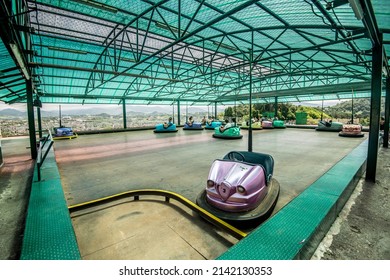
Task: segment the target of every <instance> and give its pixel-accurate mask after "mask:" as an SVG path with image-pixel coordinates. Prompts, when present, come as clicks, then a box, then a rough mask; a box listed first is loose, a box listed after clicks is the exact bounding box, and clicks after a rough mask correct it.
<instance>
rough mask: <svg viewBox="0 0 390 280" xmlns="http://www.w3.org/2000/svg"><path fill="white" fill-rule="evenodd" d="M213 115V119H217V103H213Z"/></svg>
mask: <svg viewBox="0 0 390 280" xmlns="http://www.w3.org/2000/svg"><path fill="white" fill-rule="evenodd" d="M214 113H215V116H214V117H215V119H216V120H217V119H218V113H217V102H214Z"/></svg>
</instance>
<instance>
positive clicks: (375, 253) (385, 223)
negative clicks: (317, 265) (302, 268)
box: [312, 148, 390, 260]
mask: <svg viewBox="0 0 390 280" xmlns="http://www.w3.org/2000/svg"><path fill="white" fill-rule="evenodd" d="M377 168H378V169H377V176H376V182H375V183H372V182H367V181H365V180H364V178H363V179H362V180H361V181H360V182H359V184H358V185H357V187H356V189H355V191H354V193H353V194H352V195H351V197H350V199H349V201H348V202H347V203H346V205H345V207H344V209H343V210H342V211H341V212H340V215H339V218H338V219H336V221H335V222H334V224H333V226H332V227H331V229H330V230H329V232H328V234H327V235H326V236H325V237H324V240H323V241H322V242H321V244H320V245H319V246H318V249H317V251H316V252H315V253H314V255H313V257H312V259H316V260H318V259H321V260H390V201H389V194H390V191H389V189H390V176H389V175H390V173H389V171H390V150H389V149H385V148H380V149H379V154H378V162H377Z"/></svg>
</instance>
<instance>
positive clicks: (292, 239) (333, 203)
mask: <svg viewBox="0 0 390 280" xmlns="http://www.w3.org/2000/svg"><path fill="white" fill-rule="evenodd" d="M367 145H368V141H364V142H363V143H362V144H360V145H359V146H358V147H357V148H355V149H354V150H353V151H352V152H351V153H350V154H348V155H347V156H346V157H344V158H343V159H342V160H341V161H339V162H338V163H337V164H336V165H334V166H333V167H332V168H331V169H329V170H328V172H326V173H325V174H324V175H323V176H322V177H320V178H319V179H318V180H317V181H315V182H314V183H313V184H312V185H310V186H309V187H308V188H307V189H306V190H305V191H304V192H302V193H301V194H300V195H299V196H297V197H296V198H295V199H293V200H292V201H291V202H290V203H288V204H287V205H286V206H285V207H283V208H282V209H281V210H280V211H279V212H278V213H276V214H275V215H274V216H273V217H272V218H270V219H269V220H268V221H266V222H265V223H264V224H262V225H261V226H260V227H258V228H257V229H255V230H254V231H252V232H251V233H250V234H249V235H248V236H247V237H245V238H244V239H242V240H241V241H240V242H238V243H237V244H235V245H234V246H233V247H231V248H230V249H229V250H227V251H226V252H225V253H223V254H222V255H221V256H219V257H218V258H217V259H218V260H293V259H308V258H310V257H311V255H312V254H313V253H314V251H315V249H316V248H317V246H318V244H319V243H320V242H321V240H322V238H323V237H324V236H325V234H326V233H327V231H328V230H329V228H330V226H331V225H332V224H333V222H334V220H335V219H336V217H337V215H338V214H339V212H340V211H341V209H342V208H343V206H344V204H345V202H346V201H347V200H348V198H349V197H350V195H351V193H352V191H353V189H354V188H355V186H356V183H357V182H358V180H359V179H360V176H361V174H362V170H363V167H364V165H365V162H366V157H367ZM282 187H283V186H281V188H282Z"/></svg>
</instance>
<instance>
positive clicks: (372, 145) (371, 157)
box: [366, 34, 383, 182]
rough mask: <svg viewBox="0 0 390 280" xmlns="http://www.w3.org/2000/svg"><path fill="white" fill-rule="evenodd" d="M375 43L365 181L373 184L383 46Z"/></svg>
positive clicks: (376, 157)
mask: <svg viewBox="0 0 390 280" xmlns="http://www.w3.org/2000/svg"><path fill="white" fill-rule="evenodd" d="M380 37H381V39H380V43H379V44H378V43H375V44H374V46H373V49H372V78H371V108H370V133H369V139H368V153H367V168H366V180H367V181H371V182H375V177H376V166H377V159H378V138H379V117H380V110H381V93H382V65H383V44H382V43H381V42H382V34H380Z"/></svg>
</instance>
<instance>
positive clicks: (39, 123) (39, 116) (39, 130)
mask: <svg viewBox="0 0 390 280" xmlns="http://www.w3.org/2000/svg"><path fill="white" fill-rule="evenodd" d="M37 119H38V133H39V139H41V138H42V118H41V108H39V107H37Z"/></svg>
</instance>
